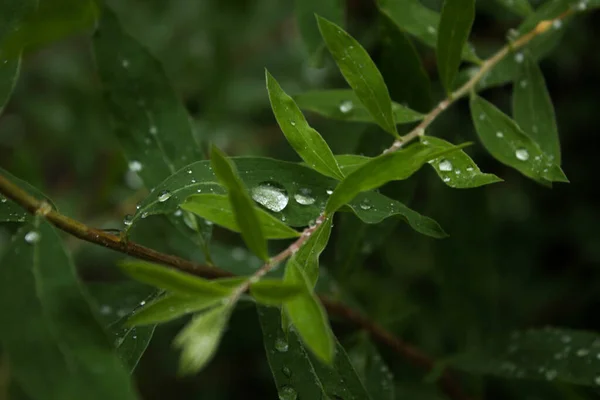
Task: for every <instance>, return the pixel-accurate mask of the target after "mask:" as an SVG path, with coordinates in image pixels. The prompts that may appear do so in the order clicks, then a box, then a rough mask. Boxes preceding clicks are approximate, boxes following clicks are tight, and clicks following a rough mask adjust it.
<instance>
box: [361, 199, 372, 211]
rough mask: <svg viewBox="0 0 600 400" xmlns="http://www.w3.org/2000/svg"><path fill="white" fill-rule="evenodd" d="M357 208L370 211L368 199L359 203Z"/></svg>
mask: <svg viewBox="0 0 600 400" xmlns="http://www.w3.org/2000/svg"><path fill="white" fill-rule="evenodd" d="M359 206H360V208H361V209H363V210H370V209H371V202H370V201H369V199H364V200H363V201H361V202H360V205H359Z"/></svg>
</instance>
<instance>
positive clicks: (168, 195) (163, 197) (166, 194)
mask: <svg viewBox="0 0 600 400" xmlns="http://www.w3.org/2000/svg"><path fill="white" fill-rule="evenodd" d="M170 198H171V192H169V191H168V190H163V191H162V192H160V193H159V194H158V201H160V202H161V203H163V202H165V201H167V200H169V199H170Z"/></svg>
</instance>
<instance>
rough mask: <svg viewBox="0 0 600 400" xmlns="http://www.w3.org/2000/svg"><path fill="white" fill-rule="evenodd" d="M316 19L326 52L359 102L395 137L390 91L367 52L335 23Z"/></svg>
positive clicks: (319, 18)
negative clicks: (329, 54)
mask: <svg viewBox="0 0 600 400" xmlns="http://www.w3.org/2000/svg"><path fill="white" fill-rule="evenodd" d="M317 21H318V24H319V30H320V31H321V35H323V39H324V40H325V44H326V45H327V48H328V49H329V52H330V53H331V55H332V56H333V59H334V60H335V62H336V64H337V66H338V68H339V69H340V71H341V73H342V75H343V76H344V78H345V79H346V82H348V84H349V85H350V87H351V88H352V90H354V93H356V96H357V97H358V99H359V100H360V102H361V103H362V104H363V105H364V106H365V108H366V109H367V111H369V113H371V116H372V117H373V119H374V120H375V122H377V124H378V125H379V126H381V128H383V129H384V130H385V131H386V132H389V133H391V134H392V135H393V136H398V132H397V130H396V123H395V122H394V114H393V112H392V100H391V99H390V94H389V92H388V89H387V86H386V85H385V82H384V80H383V76H381V72H379V70H378V69H377V66H376V65H375V63H374V62H373V60H372V59H371V57H370V56H369V53H367V51H366V50H365V49H364V48H363V47H362V46H361V45H360V43H358V41H356V39H354V38H353V37H352V36H350V35H349V34H348V33H346V32H345V31H344V30H342V28H340V27H339V26H337V25H336V24H334V23H332V22H329V21H327V20H326V19H324V18H321V17H319V16H317Z"/></svg>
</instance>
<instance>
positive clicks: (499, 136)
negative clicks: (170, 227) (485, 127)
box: [496, 132, 504, 139]
mask: <svg viewBox="0 0 600 400" xmlns="http://www.w3.org/2000/svg"><path fill="white" fill-rule="evenodd" d="M496 137H497V138H500V139H502V138H503V137H504V133H502V132H496Z"/></svg>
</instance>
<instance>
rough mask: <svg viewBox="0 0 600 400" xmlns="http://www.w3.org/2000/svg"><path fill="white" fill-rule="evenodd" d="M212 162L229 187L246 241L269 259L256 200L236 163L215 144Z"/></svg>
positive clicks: (229, 193)
mask: <svg viewBox="0 0 600 400" xmlns="http://www.w3.org/2000/svg"><path fill="white" fill-rule="evenodd" d="M210 164H211V166H212V168H213V170H214V171H215V175H216V176H217V178H218V179H219V181H220V182H221V184H222V185H223V186H224V187H226V188H227V194H228V197H229V203H230V204H231V208H232V209H233V215H234V217H235V222H236V223H237V226H239V228H240V231H241V233H242V238H243V239H244V242H246V245H247V246H248V248H249V249H250V250H252V252H254V254H256V255H257V256H258V257H259V258H260V259H262V260H265V261H266V260H268V259H269V251H268V249H267V240H266V239H265V235H264V233H263V229H262V226H261V224H260V219H259V218H258V213H257V210H255V208H254V202H253V201H252V199H251V198H250V195H249V194H248V192H247V191H246V188H245V187H244V184H243V183H242V180H241V179H240V177H239V174H238V173H237V171H236V168H235V165H234V164H233V162H232V161H230V160H229V159H227V156H225V154H224V153H223V152H221V151H220V150H219V149H218V148H217V147H215V146H213V148H212V151H211V153H210Z"/></svg>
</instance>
